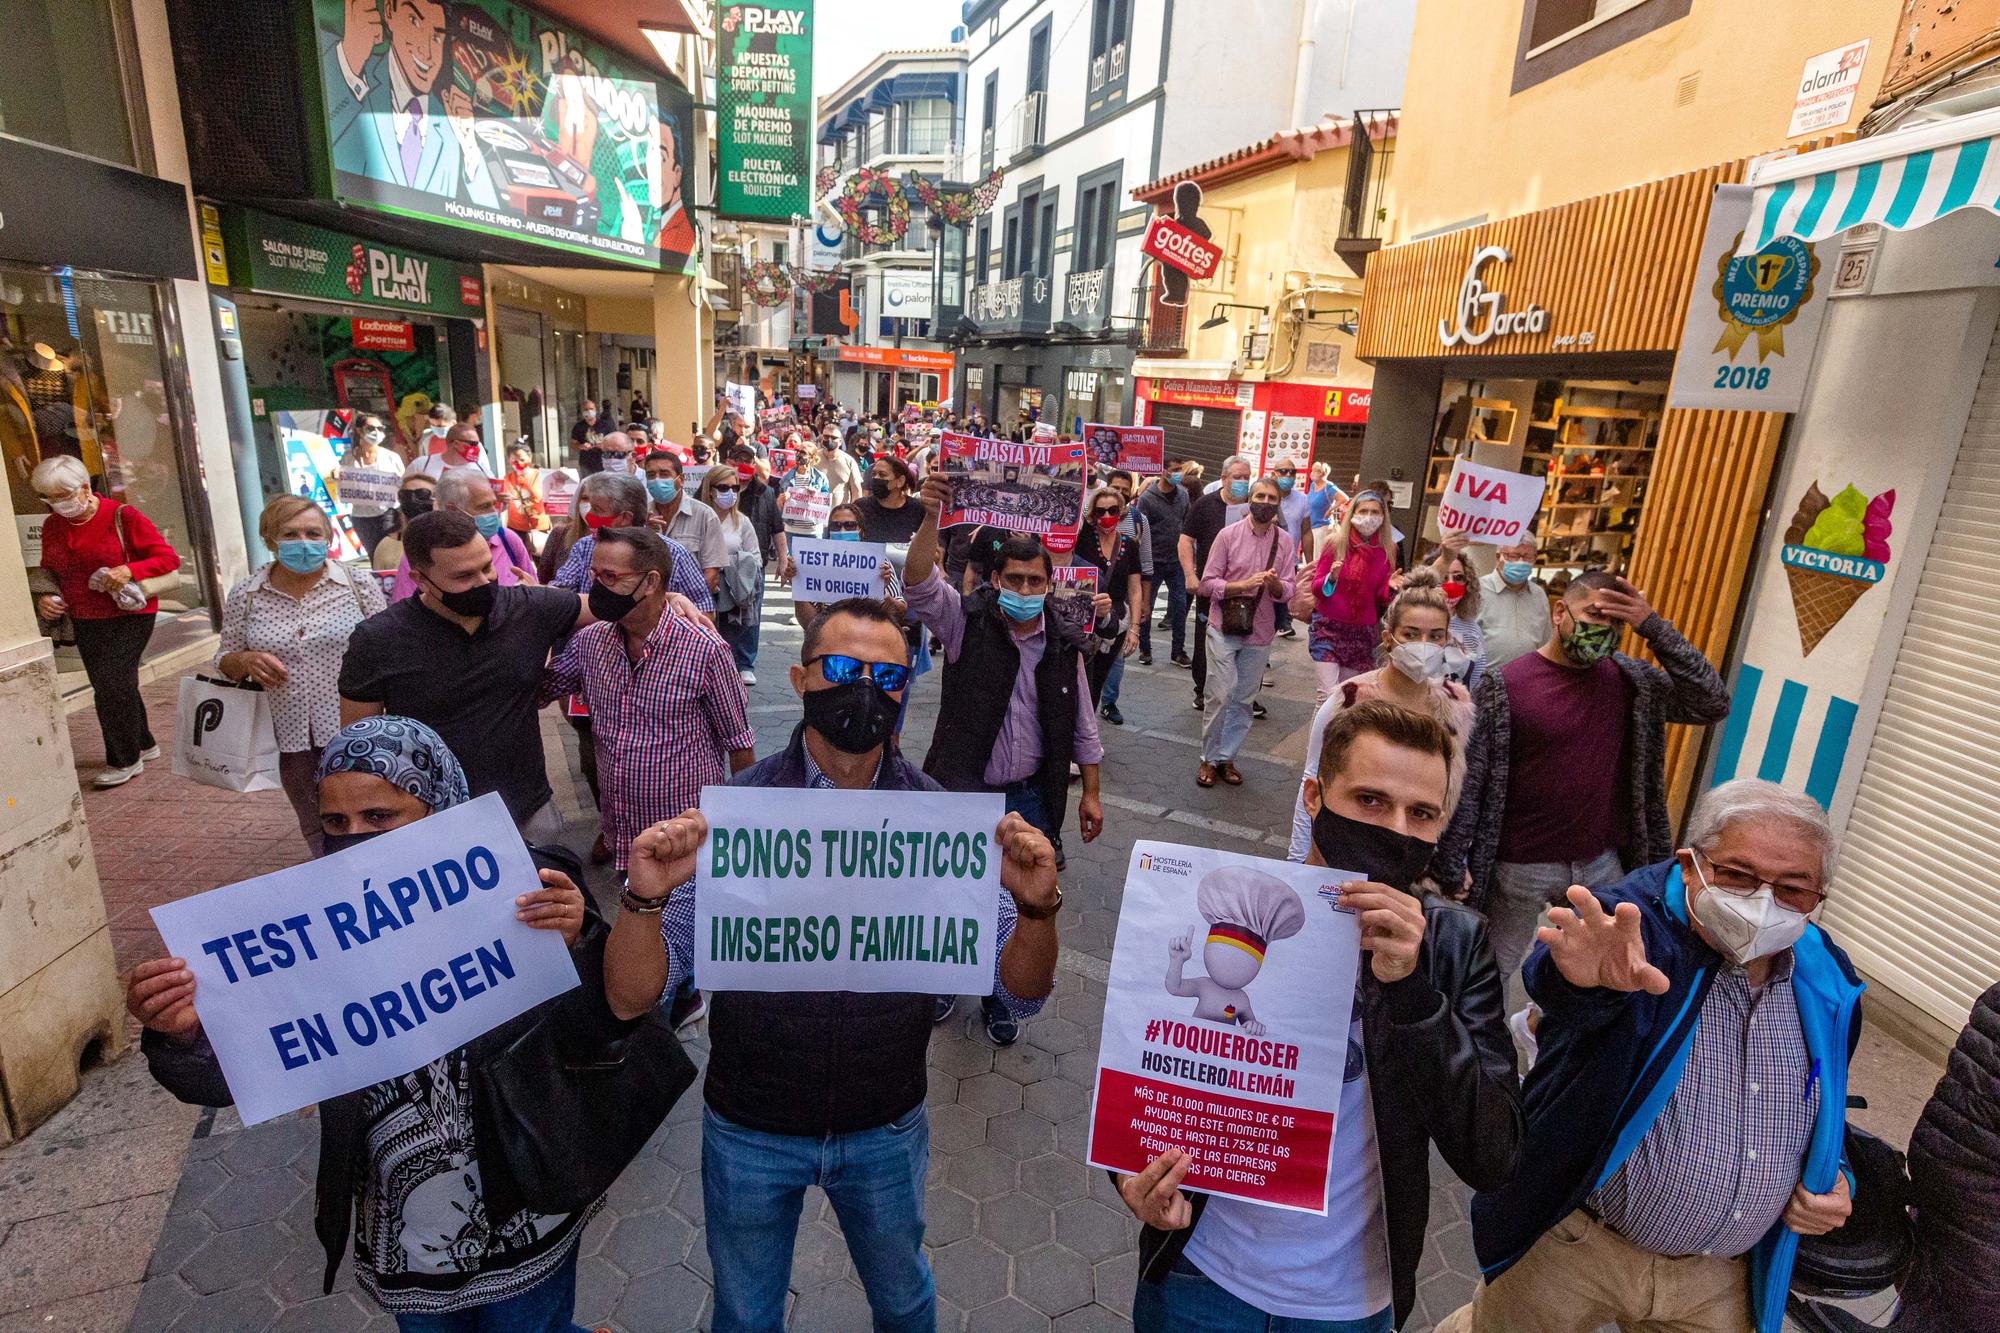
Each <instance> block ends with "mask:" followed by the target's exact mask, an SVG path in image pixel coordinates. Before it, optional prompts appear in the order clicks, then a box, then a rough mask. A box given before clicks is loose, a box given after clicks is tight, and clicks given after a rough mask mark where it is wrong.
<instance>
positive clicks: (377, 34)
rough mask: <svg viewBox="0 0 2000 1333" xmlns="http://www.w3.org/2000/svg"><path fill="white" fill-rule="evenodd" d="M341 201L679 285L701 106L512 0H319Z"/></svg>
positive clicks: (686, 251) (688, 244)
mask: <svg viewBox="0 0 2000 1333" xmlns="http://www.w3.org/2000/svg"><path fill="white" fill-rule="evenodd" d="M314 13H315V16H316V19H317V30H316V33H315V37H316V40H317V55H318V59H319V70H320V82H321V86H322V92H323V94H324V97H325V102H326V119H327V145H328V150H329V152H330V155H331V157H332V162H331V167H332V177H333V181H332V184H333V190H334V194H335V195H336V196H337V197H338V198H339V199H340V200H341V201H342V202H344V203H352V204H359V205H361V206H363V207H367V208H375V209H380V210H382V211H384V212H389V213H397V214H401V215H403V216H406V217H419V218H425V219H428V220H430V221H434V222H443V223H446V224H448V225H452V226H459V227H465V228H469V229H471V230H474V231H481V232H486V233H489V234H492V235H497V236H507V237H512V238H515V239H518V240H523V241H528V242H531V243H534V244H537V245H548V246H554V247H557V248H560V249H564V250H571V251H575V252H578V253H581V254H587V255H592V256H595V257H597V258H601V259H609V260H616V261H621V262H625V263H630V264H635V265H640V266H644V267H647V268H652V267H655V266H659V267H664V268H665V269H667V270H668V271H678V272H686V271H688V269H689V267H690V264H689V258H688V256H689V255H690V254H691V253H692V252H693V251H694V249H695V248H696V247H695V234H694V227H693V223H692V222H691V220H690V218H689V216H688V202H689V201H687V200H686V199H684V198H683V195H682V190H681V184H682V176H683V167H684V164H685V163H686V161H687V133H688V127H689V126H690V124H691V122H692V118H693V117H692V112H693V101H692V99H691V98H690V97H689V95H688V93H687V91H686V90H685V89H683V88H681V87H680V86H679V85H678V84H677V83H675V82H674V81H673V80H671V79H667V78H663V77H654V76H650V75H647V74H645V73H643V72H641V71H637V70H630V69H625V68H621V67H620V66H619V65H618V64H617V63H616V62H615V61H614V60H613V59H612V58H611V57H610V56H609V54H608V53H607V52H605V51H604V50H602V49H601V48H599V47H597V46H596V45H595V44H593V43H589V42H586V41H583V40H581V39H579V38H578V37H576V36H575V35H574V34H572V33H570V32H568V31H566V30H564V29H561V28H557V27H554V26H552V25H550V24H549V23H548V22H547V21H546V20H545V19H543V18H541V17H540V16H539V15H536V14H534V13H533V12H531V11H529V10H527V9H523V8H521V7H519V6H517V5H514V4H511V3H509V0H453V3H450V4H445V3H443V0H314Z"/></svg>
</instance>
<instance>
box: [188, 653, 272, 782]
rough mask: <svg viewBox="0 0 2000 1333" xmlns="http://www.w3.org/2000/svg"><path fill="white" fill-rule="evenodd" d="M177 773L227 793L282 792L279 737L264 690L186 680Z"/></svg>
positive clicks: (203, 678) (201, 679) (202, 679)
mask: <svg viewBox="0 0 2000 1333" xmlns="http://www.w3.org/2000/svg"><path fill="white" fill-rule="evenodd" d="M174 772H175V773H177V774H179V775H180V776H181V777H184V778H192V779H193V780H194V781H196V782H199V783H201V784H202V785H203V786H204V787H220V788H222V790H224V791H277V790H278V789H279V787H280V786H281V785H282V784H281V783H280V782H279V780H278V735H277V731H276V729H275V728H274V727H273V726H272V725H271V699H270V696H269V695H267V694H265V693H264V691H263V690H262V689H261V688H259V687H258V686H256V685H254V684H251V685H237V684H233V683H231V682H229V681H226V680H214V679H211V678H210V677H208V676H183V677H181V705H180V714H179V716H178V717H177V718H176V719H175V722H174Z"/></svg>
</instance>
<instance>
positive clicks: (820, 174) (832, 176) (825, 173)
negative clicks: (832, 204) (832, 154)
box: [813, 162, 840, 202]
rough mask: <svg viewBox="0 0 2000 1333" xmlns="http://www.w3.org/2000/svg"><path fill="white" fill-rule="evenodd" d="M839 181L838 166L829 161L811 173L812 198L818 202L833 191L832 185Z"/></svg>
mask: <svg viewBox="0 0 2000 1333" xmlns="http://www.w3.org/2000/svg"><path fill="white" fill-rule="evenodd" d="M839 183H840V168H839V167H836V166H834V165H833V163H831V162H829V163H827V164H826V165H825V166H823V167H821V168H820V169H819V170H818V171H817V172H816V173H814V175H813V200H814V202H818V201H819V200H821V199H824V198H826V197H827V196H828V195H830V194H832V193H833V187H834V186H835V185H838V184H839Z"/></svg>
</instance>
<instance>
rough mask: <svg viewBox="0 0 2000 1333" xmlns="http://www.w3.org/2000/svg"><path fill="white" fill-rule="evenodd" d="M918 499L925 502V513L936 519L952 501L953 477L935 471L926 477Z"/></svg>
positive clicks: (933, 519) (928, 516)
mask: <svg viewBox="0 0 2000 1333" xmlns="http://www.w3.org/2000/svg"><path fill="white" fill-rule="evenodd" d="M917 499H918V500H919V501H921V502H922V503H923V506H924V515H925V516H926V517H927V518H929V519H931V520H932V521H933V522H935V521H936V519H937V517H938V515H939V514H942V513H943V512H944V507H945V505H947V504H949V503H950V502H951V479H950V478H949V477H947V476H945V475H944V473H942V472H933V473H931V474H930V476H928V477H925V478H924V488H923V489H922V490H921V491H918V492H917Z"/></svg>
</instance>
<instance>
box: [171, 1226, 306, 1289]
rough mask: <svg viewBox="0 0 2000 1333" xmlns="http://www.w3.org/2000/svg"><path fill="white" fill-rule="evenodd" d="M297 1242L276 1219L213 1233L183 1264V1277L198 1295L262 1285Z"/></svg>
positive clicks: (180, 1270) (181, 1270)
mask: <svg viewBox="0 0 2000 1333" xmlns="http://www.w3.org/2000/svg"><path fill="white" fill-rule="evenodd" d="M297 1246H298V1237H296V1236H294V1235H293V1234H292V1233H291V1232H290V1231H289V1230H287V1229H286V1227H285V1224H284V1223H282V1222H279V1221H277V1220H276V1219H273V1220H271V1221H269V1222H258V1223H256V1224H255V1225H253V1226H247V1227H238V1228H236V1229H235V1230H234V1231H224V1232H219V1233H217V1234H216V1235H214V1236H211V1237H210V1238H209V1239H208V1241H207V1242H206V1243H205V1244H203V1245H202V1247H201V1248H200V1249H198V1250H196V1251H195V1252H194V1253H193V1254H191V1255H189V1256H188V1258H187V1260H186V1261H185V1262H184V1263H182V1264H181V1266H180V1268H179V1270H178V1271H179V1273H180V1276H181V1281H183V1282H185V1283H187V1284H188V1286H189V1287H190V1288H192V1289H193V1290H194V1291H195V1293H196V1294H197V1295H201V1296H212V1295H214V1294H215V1293H216V1292H219V1291H228V1290H230V1289H231V1288H234V1287H241V1286H246V1285H251V1284H255V1285H262V1284H263V1283H264V1281H265V1280H266V1279H267V1278H269V1277H270V1276H271V1273H272V1272H273V1271H274V1270H275V1269H276V1268H277V1267H278V1265H279V1264H281V1263H283V1262H284V1260H285V1258H286V1257H287V1256H288V1255H290V1254H291V1252H292V1251H293V1249H295V1248H296V1247H297Z"/></svg>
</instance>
